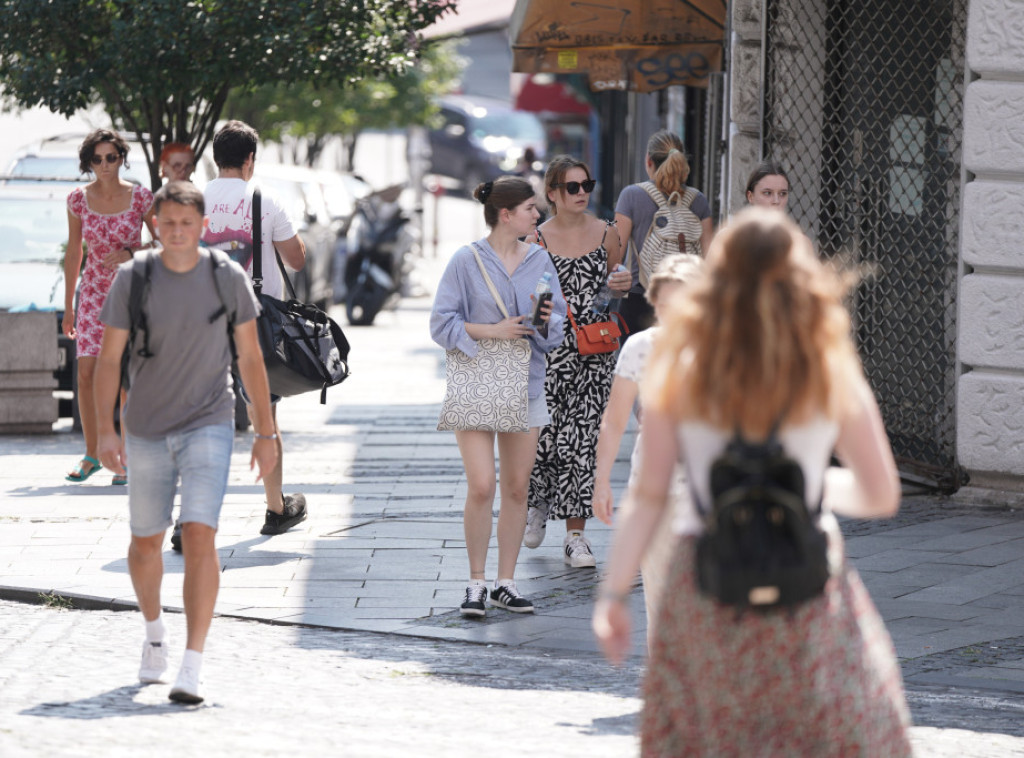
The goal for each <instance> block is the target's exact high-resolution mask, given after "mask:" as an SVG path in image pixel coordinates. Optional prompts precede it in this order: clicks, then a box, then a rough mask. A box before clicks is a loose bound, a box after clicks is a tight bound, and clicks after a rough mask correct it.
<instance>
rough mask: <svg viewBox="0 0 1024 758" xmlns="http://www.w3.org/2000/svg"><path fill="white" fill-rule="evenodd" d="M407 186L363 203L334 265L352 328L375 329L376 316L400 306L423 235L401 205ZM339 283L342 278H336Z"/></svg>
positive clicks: (397, 186)
mask: <svg viewBox="0 0 1024 758" xmlns="http://www.w3.org/2000/svg"><path fill="white" fill-rule="evenodd" d="M403 189H404V185H402V184H397V185H394V186H391V187H387V188H385V189H383V190H379V191H377V192H374V193H373V194H371V195H368V196H367V197H365V198H363V199H361V200H360V201H359V202H358V204H357V208H356V212H355V216H354V217H353V219H352V222H351V224H350V225H349V228H348V231H347V233H346V235H345V237H344V244H341V242H340V241H339V250H338V251H337V254H336V258H335V263H336V265H337V266H338V268H337V269H336V270H337V271H338V272H339V273H341V274H342V281H341V282H340V283H341V284H343V287H342V288H339V287H337V286H336V287H335V293H336V298H335V299H336V302H340V300H341V297H339V296H338V293H339V289H340V290H341V292H342V293H343V299H344V302H345V315H346V316H347V318H348V322H349V323H350V324H351V325H352V326H370V325H372V324H373V321H374V319H375V318H376V317H377V314H378V313H380V312H381V311H382V310H384V309H385V308H387V307H393V306H394V305H396V304H397V301H398V299H399V297H400V296H401V295H402V293H403V288H404V287H405V286H406V283H407V279H408V276H409V273H410V271H411V270H412V262H413V258H414V256H415V255H416V253H417V251H418V249H419V244H420V243H419V235H418V234H417V230H416V226H415V224H414V223H413V221H412V219H411V218H410V216H409V215H407V214H406V212H405V210H404V209H403V208H402V206H401V205H400V204H399V202H398V198H399V195H401V193H402V190H403ZM335 278H336V279H337V277H335Z"/></svg>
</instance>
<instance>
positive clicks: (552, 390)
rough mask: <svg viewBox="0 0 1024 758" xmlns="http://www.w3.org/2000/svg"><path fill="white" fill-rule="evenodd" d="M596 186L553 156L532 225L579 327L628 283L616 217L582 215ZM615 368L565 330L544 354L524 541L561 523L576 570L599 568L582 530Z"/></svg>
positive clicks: (607, 356)
mask: <svg viewBox="0 0 1024 758" xmlns="http://www.w3.org/2000/svg"><path fill="white" fill-rule="evenodd" d="M594 185H595V182H594V180H593V179H592V178H591V176H590V170H589V169H588V168H587V166H586V164H584V163H583V162H582V161H579V160H576V159H575V158H572V157H571V156H568V155H560V156H557V157H555V158H554V159H553V160H552V161H551V163H550V164H549V165H548V169H547V172H546V174H545V176H544V188H545V191H546V193H547V198H548V201H549V203H550V207H551V212H552V217H551V218H550V219H549V220H548V221H546V222H544V223H543V224H541V226H539V227H538V228H537V240H538V241H539V242H540V244H542V245H543V246H544V247H545V248H547V250H548V253H549V254H550V255H551V260H552V261H553V262H554V264H555V269H556V270H557V271H558V281H559V282H560V283H561V285H562V293H563V294H564V295H565V299H566V301H567V302H568V304H569V307H570V308H571V309H572V314H573V317H574V318H575V320H576V323H577V324H578V325H580V326H582V325H583V324H591V323H594V322H596V321H601V320H603V319H605V318H607V316H606V315H601V314H596V313H593V312H592V311H591V307H592V306H593V303H594V297H595V296H596V295H597V293H598V291H599V290H600V289H601V287H602V286H603V285H604V284H605V282H609V284H610V285H611V286H612V287H613V288H614V289H616V290H622V291H625V290H627V289H629V284H630V281H631V278H630V276H629V273H628V272H622V273H615V274H612V273H611V272H612V270H613V269H614V268H615V267H616V266H617V265H618V264H619V263H621V262H622V251H621V248H620V245H619V235H618V232H616V231H615V226H614V222H607V221H602V220H600V219H598V218H597V217H596V216H594V215H592V214H590V213H588V212H587V206H588V205H589V204H590V193H591V192H592V191H593V189H594ZM609 274H611V277H609ZM614 368H615V354H614V353H602V354H599V355H580V352H579V349H578V348H577V346H576V335H575V334H574V333H573V330H572V329H566V331H565V337H564V339H563V340H562V344H561V345H559V346H558V347H556V348H555V349H554V350H552V351H551V352H550V353H548V368H547V382H546V384H545V391H546V394H547V400H548V408H549V409H550V411H551V423H550V424H549V425H548V426H546V427H544V428H543V429H542V430H541V433H540V440H539V441H538V443H537V462H536V463H535V464H534V467H533V474H532V475H531V477H530V495H529V501H528V502H529V506H530V509H529V515H528V519H527V526H526V534H525V536H524V538H523V544H524V545H526V547H530V548H535V547H537V546H539V545H540V544H541V542H542V541H543V540H544V534H545V531H546V526H547V521H548V520H561V521H564V522H565V527H566V530H565V531H566V534H565V540H564V543H563V550H564V555H565V562H566V563H567V564H568V565H570V566H572V567H573V568H587V567H594V566H596V565H597V562H596V560H595V558H594V555H593V552H592V551H591V548H590V542H589V541H588V540H587V539H586V537H584V529H585V528H586V524H587V519H589V518H592V517H593V515H594V512H593V508H592V504H591V503H592V499H593V493H594V470H595V468H594V467H595V464H596V457H597V435H598V428H599V427H600V425H601V416H602V415H603V414H604V408H605V405H606V404H607V403H608V393H609V391H610V389H611V383H612V370H613V369H614Z"/></svg>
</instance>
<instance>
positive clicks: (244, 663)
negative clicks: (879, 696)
mask: <svg viewBox="0 0 1024 758" xmlns="http://www.w3.org/2000/svg"><path fill="white" fill-rule="evenodd" d="M167 623H168V626H169V633H170V635H171V637H170V639H171V643H172V655H171V673H173V671H174V670H175V669H174V667H175V665H176V663H177V656H178V655H180V650H178V648H176V647H175V645H174V642H175V641H176V640H177V641H178V642H179V643H180V641H181V640H182V639H183V636H184V618H183V617H182V616H181V615H180V614H168V615H167ZM140 640H141V627H140V624H139V620H138V616H137V615H136V614H134V613H119V612H113V611H79V610H61V609H59V608H55V607H45V606H40V605H23V604H18V603H13V602H10V601H0V755H2V756H4V758H38V757H41V756H46V757H47V758H62V757H64V756H89V757H90V758H91V757H92V756H98V755H102V756H129V755H131V756H135V755H138V754H140V753H141V754H148V755H153V756H172V755H173V756H178V755H182V754H189V753H192V754H194V753H197V752H199V753H201V754H208V755H249V756H277V755H282V754H289V753H295V752H301V754H303V755H308V756H321V755H344V756H347V757H348V758H359V757H360V756H373V758H390V757H391V756H416V757H417V758H448V757H449V756H470V755H476V754H486V755H488V756H492V757H493V758H501V757H502V756H517V757H518V756H522V755H536V756H554V755H559V754H564V753H565V752H567V751H568V752H571V753H572V754H574V755H586V756H592V758H629V757H630V756H636V755H637V752H638V750H637V742H636V739H635V737H634V736H633V734H634V727H635V723H636V719H637V715H638V712H639V709H640V700H639V699H638V698H637V691H638V684H639V681H640V677H641V673H642V665H641V663H640V662H638V661H636V660H633V661H630V662H629V663H628V664H627V665H625V666H624V667H622V668H619V669H616V668H612V667H611V666H609V665H607V664H606V663H605V662H604V661H603V660H601V659H600V658H598V657H597V656H595V655H593V654H589V653H575V654H573V655H562V654H552V653H550V652H548V653H544V652H540V651H535V650H528V649H523V648H516V647H508V646H502V645H476V644H466V643H456V642H446V641H440V640H421V639H415V638H409V637H403V636H396V635H390V634H374V633H354V632H341V631H334V630H325V629H312V628H306V627H296V626H283V625H273V624H266V623H257V622H252V621H245V620H240V619H227V618H220V619H217V620H216V622H215V623H214V627H213V630H212V633H211V636H210V641H209V645H208V649H207V654H206V656H205V662H204V694H205V695H206V697H207V699H206V702H205V703H204V704H202V705H201V706H196V707H187V706H181V705H176V704H174V703H171V702H170V701H169V700H167V691H168V686H167V685H161V684H151V685H141V684H139V683H138V682H137V681H136V680H135V677H136V671H137V666H138V649H139V643H140ZM909 696H910V698H911V702H912V704H913V705H914V710H915V721H916V722H917V723H918V726H915V727H914V729H913V741H914V745H915V750H916V754H917V756H918V757H919V758H927V757H934V758H971V757H975V756H976V757H977V758H1009V757H1010V756H1020V755H1022V754H1024V740H1021V739H1019V738H1014V737H1012V736H1009V735H1008V734H1007V733H1006V732H1007V731H1018V732H1019V730H1020V724H1019V722H1020V721H1021V716H1022V713H1021V711H1022V710H1024V705H1022V704H1021V703H1020V702H1019V700H1010V699H1006V698H998V697H992V696H991V695H984V694H972V693H965V692H952V691H938V690H936V689H922V688H913V689H911V690H910V692H909ZM932 722H934V723H935V724H939V725H941V726H930V725H929V724H930V723H932Z"/></svg>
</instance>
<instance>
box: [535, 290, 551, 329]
mask: <svg viewBox="0 0 1024 758" xmlns="http://www.w3.org/2000/svg"><path fill="white" fill-rule="evenodd" d="M535 297H536V298H537V301H536V302H535V303H534V305H533V315H532V316H531V318H530V323H531V324H533V325H534V326H540V325H542V324H543V323H544V319H543V318H542V317H541V308H543V307H544V303H550V302H551V298H552V297H553V294H552V293H551V292H542V293H540V294H539V295H535Z"/></svg>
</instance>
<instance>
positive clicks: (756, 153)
mask: <svg viewBox="0 0 1024 758" xmlns="http://www.w3.org/2000/svg"><path fill="white" fill-rule="evenodd" d="M730 5H731V11H732V19H731V20H732V39H731V40H730V44H729V69H728V70H729V175H728V176H727V177H726V182H727V187H728V191H727V193H726V211H727V212H730V213H731V212H733V211H735V210H737V209H738V208H740V207H742V206H743V204H744V203H745V202H746V197H745V196H744V189H745V188H746V185H747V177H749V176H750V172H751V171H753V170H754V167H755V166H756V165H757V164H758V162H759V161H760V160H761V136H760V132H761V125H760V101H761V89H762V82H761V50H762V46H763V41H762V39H761V26H762V25H761V10H762V5H763V0H733V2H732V3H731V4H730Z"/></svg>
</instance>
